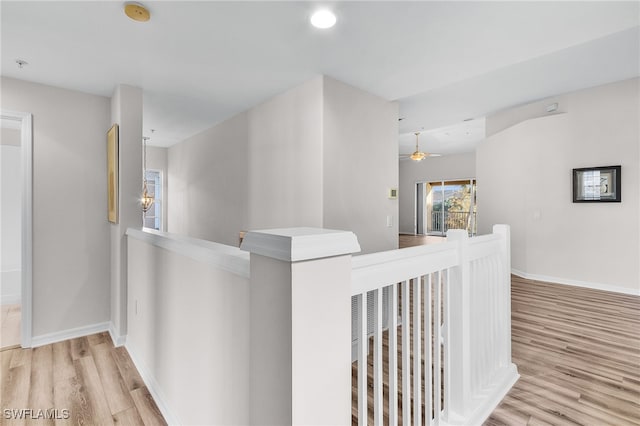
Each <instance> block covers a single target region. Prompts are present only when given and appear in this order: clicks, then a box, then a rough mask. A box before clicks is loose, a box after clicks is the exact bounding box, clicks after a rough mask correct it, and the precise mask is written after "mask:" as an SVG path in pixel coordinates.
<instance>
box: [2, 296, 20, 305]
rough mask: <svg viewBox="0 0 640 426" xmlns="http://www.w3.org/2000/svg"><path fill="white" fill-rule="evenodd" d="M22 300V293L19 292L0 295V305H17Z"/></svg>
mask: <svg viewBox="0 0 640 426" xmlns="http://www.w3.org/2000/svg"><path fill="white" fill-rule="evenodd" d="M20 302H22V295H20V294H5V295H4V296H0V305H18V304H20Z"/></svg>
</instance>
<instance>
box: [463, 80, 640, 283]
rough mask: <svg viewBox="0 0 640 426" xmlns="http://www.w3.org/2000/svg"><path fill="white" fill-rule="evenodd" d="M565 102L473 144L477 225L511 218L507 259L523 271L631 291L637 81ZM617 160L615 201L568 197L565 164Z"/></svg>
mask: <svg viewBox="0 0 640 426" xmlns="http://www.w3.org/2000/svg"><path fill="white" fill-rule="evenodd" d="M566 102H567V105H566V111H567V112H566V113H564V114H556V115H550V116H547V117H539V118H533V119H529V120H524V121H521V122H520V123H519V124H516V125H514V126H512V127H509V128H506V129H504V130H502V131H499V132H498V133H496V134H494V135H493V136H491V137H489V138H487V139H486V140H485V141H484V142H483V143H481V144H480V145H479V146H478V148H477V151H476V167H477V178H478V181H479V182H482V184H480V185H478V212H482V215H479V218H478V226H479V231H481V232H487V231H488V230H489V229H490V227H491V226H492V225H493V224H495V223H506V224H509V225H511V229H512V232H511V236H512V244H511V248H512V267H513V269H514V270H516V271H519V272H521V273H523V274H525V276H531V277H534V278H536V279H543V280H545V279H546V280H548V281H554V282H564V283H567V284H576V285H584V286H587V287H595V288H601V289H607V290H613V291H621V292H626V293H632V294H640V265H639V263H638V259H639V258H640V223H639V220H638V217H640V194H639V191H638V190H637V188H638V187H639V186H640V170H639V169H640V125H639V121H640V119H639V117H640V80H639V79H638V78H635V79H631V80H626V81H621V82H617V83H612V84H607V85H603V86H599V87H595V88H590V89H585V90H581V91H577V92H573V93H569V94H567V95H566ZM501 114H502V113H501ZM491 120H492V117H487V123H490V121H491ZM618 164H619V165H621V166H622V202H621V203H573V202H572V169H573V168H579V167H593V166H610V165H618Z"/></svg>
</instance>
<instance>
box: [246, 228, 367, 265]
mask: <svg viewBox="0 0 640 426" xmlns="http://www.w3.org/2000/svg"><path fill="white" fill-rule="evenodd" d="M240 249H241V250H245V251H249V252H251V253H255V254H259V255H262V256H267V257H272V258H274V259H279V260H284V261H287V262H297V261H301V260H311V259H321V258H325V257H333V256H341V255H345V254H352V253H357V252H359V251H360V244H359V243H358V237H356V235H355V234H354V233H353V232H350V231H337V230H334V229H323V228H281V229H266V230H259V231H250V232H247V233H246V235H245V236H244V239H243V240H242V245H241V246H240Z"/></svg>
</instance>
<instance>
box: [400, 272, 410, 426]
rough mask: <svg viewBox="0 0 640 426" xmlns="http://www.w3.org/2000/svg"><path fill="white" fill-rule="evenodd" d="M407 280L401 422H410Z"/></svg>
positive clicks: (406, 284)
mask: <svg viewBox="0 0 640 426" xmlns="http://www.w3.org/2000/svg"><path fill="white" fill-rule="evenodd" d="M409 321H410V316H409V281H403V282H402V424H403V425H405V426H408V425H410V424H411V385H410V383H409V378H410V377H411V365H410V364H409V363H410V362H411V361H410V360H411V346H410V345H411V343H410V340H409V339H410V333H411V330H410V327H409Z"/></svg>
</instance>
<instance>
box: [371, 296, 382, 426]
mask: <svg viewBox="0 0 640 426" xmlns="http://www.w3.org/2000/svg"><path fill="white" fill-rule="evenodd" d="M375 295H376V301H375V309H376V310H375V316H376V318H375V325H376V328H375V332H374V342H375V347H374V349H373V421H374V424H375V425H376V426H382V413H383V408H382V404H383V397H382V387H383V381H382V379H383V377H382V289H381V288H379V289H378V290H376V292H375Z"/></svg>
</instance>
